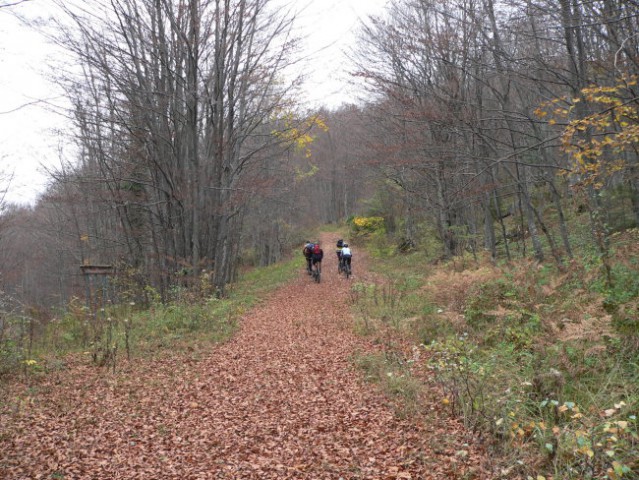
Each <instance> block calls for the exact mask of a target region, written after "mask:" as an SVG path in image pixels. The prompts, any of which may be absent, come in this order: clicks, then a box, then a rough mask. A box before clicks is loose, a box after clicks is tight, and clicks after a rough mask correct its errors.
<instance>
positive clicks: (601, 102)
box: [535, 76, 639, 189]
mask: <svg viewBox="0 0 639 480" xmlns="http://www.w3.org/2000/svg"><path fill="white" fill-rule="evenodd" d="M637 82H638V78H637V77H635V76H626V77H622V78H620V79H619V81H618V82H617V83H616V84H615V85H608V86H600V85H593V86H590V87H587V88H584V89H583V90H582V91H581V97H578V98H570V97H562V98H556V99H553V100H552V101H550V102H546V103H545V104H543V105H542V106H540V107H539V108H537V109H536V110H535V114H536V115H537V116H538V117H539V118H544V117H546V116H547V115H548V113H547V111H546V109H550V107H552V108H551V109H550V110H551V111H552V114H553V116H554V117H555V118H550V119H549V120H548V125H556V124H557V123H559V122H558V119H560V120H561V123H562V124H563V125H565V126H564V127H563V129H564V130H563V134H562V136H561V143H562V149H563V151H564V152H566V153H567V154H568V155H569V156H570V158H571V159H572V172H571V173H574V174H577V175H579V177H580V178H581V183H582V184H583V185H590V186H592V187H594V188H597V189H599V188H602V187H603V186H604V185H605V183H606V180H607V179H608V178H610V177H611V176H612V175H614V174H616V173H617V172H620V171H623V170H624V169H626V168H628V165H627V164H626V162H625V161H624V159H623V158H624V156H623V153H624V152H625V151H626V150H631V149H635V148H637V146H639V107H638V106H637V104H636V102H634V101H632V99H634V95H633V94H632V92H630V91H629V87H631V86H633V85H636V84H637ZM579 102H585V103H586V106H585V107H583V109H582V111H585V112H588V113H583V114H581V116H579V117H575V116H574V114H575V111H576V109H575V106H576V104H577V103H579ZM560 104H561V105H562V106H559V105H560ZM590 112H594V113H590Z"/></svg>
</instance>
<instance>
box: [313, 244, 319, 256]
mask: <svg viewBox="0 0 639 480" xmlns="http://www.w3.org/2000/svg"><path fill="white" fill-rule="evenodd" d="M313 253H314V254H315V255H319V253H320V246H319V243H316V244H315V245H313Z"/></svg>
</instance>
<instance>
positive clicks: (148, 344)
mask: <svg viewBox="0 0 639 480" xmlns="http://www.w3.org/2000/svg"><path fill="white" fill-rule="evenodd" d="M298 267H299V259H297V258H294V259H289V260H286V261H283V262H280V263H277V264H273V265H271V266H268V267H260V268H250V269H247V270H246V271H244V272H243V273H241V274H240V278H239V279H238V281H237V282H236V283H234V284H233V285H232V288H230V289H229V290H228V292H227V295H226V296H224V297H223V298H219V297H218V296H217V295H216V291H215V288H214V287H213V285H212V283H211V277H210V275H209V274H208V273H207V272H203V273H202V274H201V275H200V276H199V278H198V283H197V284H196V285H190V286H188V287H187V286H184V287H178V286H176V287H173V289H172V290H171V292H170V296H169V297H170V300H169V301H167V302H165V303H162V302H161V300H160V295H159V294H158V292H157V291H155V290H154V289H152V288H150V287H148V286H147V287H145V288H143V289H139V288H136V286H135V283H134V282H133V281H129V280H131V277H129V276H127V274H126V272H122V274H121V275H118V276H117V277H116V278H115V280H112V285H111V287H112V290H114V291H117V292H118V293H117V295H115V298H113V299H106V298H102V297H101V296H100V294H102V293H103V291H102V290H98V292H97V293H98V295H94V296H93V297H92V298H93V300H94V301H93V303H91V304H88V303H87V302H85V301H84V300H80V299H72V300H71V301H70V302H69V305H68V307H67V308H66V309H65V310H64V311H61V312H59V313H58V314H56V315H54V317H53V319H52V320H50V319H47V321H46V322H39V320H38V318H39V317H38V315H37V312H28V313H29V314H28V315H25V314H22V313H17V312H19V311H20V310H19V309H16V311H15V312H16V313H12V312H9V311H7V310H5V313H4V314H3V317H2V330H1V331H0V333H1V334H2V335H1V336H0V375H15V374H18V373H22V374H24V375H25V376H27V377H28V376H30V375H34V374H35V375H37V374H42V373H46V372H48V371H51V370H56V369H63V368H64V367H65V362H66V361H67V359H68V358H69V357H72V356H74V355H81V356H85V357H87V359H88V360H87V361H88V362H93V363H94V364H96V365H98V366H103V367H107V368H111V369H113V370H115V369H116V368H117V366H118V364H119V362H120V361H122V360H123V359H127V360H131V359H132V358H136V357H144V356H154V355H163V354H166V353H167V352H172V351H176V350H178V351H179V350H189V351H195V350H198V349H199V347H204V346H207V345H210V344H211V343H221V342H224V341H226V340H228V339H229V338H230V337H231V336H232V335H233V333H234V332H235V331H236V329H237V327H238V320H239V319H240V317H241V316H242V315H243V314H244V313H245V312H247V311H248V310H249V309H250V308H251V307H253V306H254V305H256V304H257V303H258V302H259V301H260V300H262V299H264V298H265V297H266V296H267V295H268V294H269V293H271V292H273V291H274V290H275V289H277V288H278V287H279V286H281V285H282V284H284V283H286V282H287V281H289V280H290V279H291V278H292V277H293V276H294V275H295V274H296V273H297V270H298ZM105 296H106V295H105Z"/></svg>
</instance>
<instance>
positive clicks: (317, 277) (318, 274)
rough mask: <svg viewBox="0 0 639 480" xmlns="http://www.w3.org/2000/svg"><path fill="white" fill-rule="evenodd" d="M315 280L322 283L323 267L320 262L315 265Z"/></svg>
mask: <svg viewBox="0 0 639 480" xmlns="http://www.w3.org/2000/svg"><path fill="white" fill-rule="evenodd" d="M312 275H313V280H315V282H317V283H320V279H321V275H322V268H321V264H320V262H317V263H315V265H313V274H312Z"/></svg>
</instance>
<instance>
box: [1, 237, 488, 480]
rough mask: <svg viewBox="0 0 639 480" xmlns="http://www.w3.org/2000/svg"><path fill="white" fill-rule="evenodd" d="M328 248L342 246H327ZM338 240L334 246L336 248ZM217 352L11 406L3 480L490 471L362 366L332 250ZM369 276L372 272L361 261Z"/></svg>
mask: <svg viewBox="0 0 639 480" xmlns="http://www.w3.org/2000/svg"><path fill="white" fill-rule="evenodd" d="M325 240H326V241H325V243H326V244H327V245H329V243H332V240H331V239H330V238H328V237H326V238H325ZM329 241H330V242H329ZM326 251H327V255H326V261H325V265H324V273H323V278H322V283H321V284H319V285H317V284H315V283H314V282H312V280H311V278H310V277H308V276H307V275H306V274H305V273H302V268H303V259H301V258H300V276H299V278H298V279H297V280H296V281H295V282H294V283H293V284H291V285H288V286H287V287H285V288H283V289H281V290H280V291H279V292H277V293H276V294H275V295H274V296H273V297H272V298H271V299H270V300H269V301H268V302H266V303H265V304H263V305H262V306H261V307H259V308H257V309H255V310H254V311H252V312H251V313H250V314H248V315H247V316H246V317H245V318H244V319H243V324H242V328H241V331H240V332H239V333H238V335H237V336H236V337H235V338H234V339H233V340H232V341H231V342H229V343H227V344H225V345H222V346H218V347H212V348H211V350H210V351H207V352H206V354H205V355H199V354H198V352H192V353H190V354H178V353H175V354H173V355H171V356H165V357H164V358H162V359H159V360H158V359H156V360H150V359H149V360H143V361H136V362H132V363H130V364H128V365H126V366H125V367H124V369H123V370H121V371H120V372H118V373H116V374H115V375H113V374H111V373H107V372H105V371H104V370H99V369H97V368H95V367H92V366H89V365H86V364H85V363H81V362H75V363H72V364H70V365H69V368H68V369H67V370H66V371H64V372H58V373H54V374H50V375H48V376H46V377H44V379H41V380H40V381H39V382H37V383H36V384H34V385H31V387H29V388H27V386H25V385H22V386H20V385H13V386H11V388H9V389H8V390H7V391H6V392H4V395H5V398H4V399H3V400H2V403H1V404H0V406H1V410H0V421H1V426H0V478H3V479H5V478H6V479H16V480H17V479H54V478H64V479H244V478H246V479H340V478H342V479H431V478H437V479H440V478H441V479H451V478H491V477H489V476H482V475H480V474H479V473H476V474H474V475H472V474H470V472H471V470H473V469H474V471H475V472H479V471H480V470H479V469H478V468H477V466H478V465H479V464H480V463H481V462H480V460H479V456H478V455H477V453H476V452H475V450H474V449H473V448H472V446H471V447H468V446H467V445H462V442H463V440H462V437H461V436H460V435H457V434H458V431H459V430H460V429H459V427H458V426H457V424H456V423H455V422H454V421H451V420H438V419H437V418H438V417H437V414H436V413H435V414H434V413H433V411H436V409H435V408H434V407H432V406H431V407H429V406H427V405H425V406H424V410H425V411H428V412H429V421H428V422H424V421H422V420H420V419H419V418H412V419H399V418H398V417H397V416H396V414H395V413H394V412H395V410H394V409H393V408H392V406H391V405H389V400H388V399H387V398H385V397H384V396H383V395H382V394H381V393H380V392H379V391H378V390H377V389H376V388H375V387H374V386H371V385H368V384H366V383H364V382H363V381H362V378H361V375H360V373H359V372H357V371H356V370H355V369H354V367H353V366H352V362H351V358H352V356H353V355H354V354H355V353H356V352H362V351H366V350H368V349H371V348H373V347H372V346H370V345H367V343H366V341H365V339H362V338H359V337H356V336H355V335H353V334H352V333H351V332H352V326H351V322H352V318H351V316H350V309H349V305H348V304H347V299H348V290H349V283H348V282H347V281H346V280H345V279H343V278H341V277H338V276H337V273H336V272H335V269H334V268H333V267H334V265H333V263H334V262H333V261H332V260H333V258H332V256H331V255H330V246H329V247H327V248H326ZM354 268H355V272H356V274H357V272H358V269H359V271H361V270H362V269H363V265H361V264H359V265H358V264H356V263H355V261H354Z"/></svg>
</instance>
